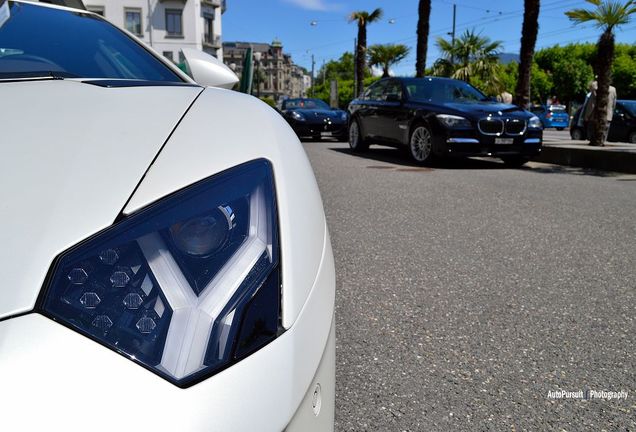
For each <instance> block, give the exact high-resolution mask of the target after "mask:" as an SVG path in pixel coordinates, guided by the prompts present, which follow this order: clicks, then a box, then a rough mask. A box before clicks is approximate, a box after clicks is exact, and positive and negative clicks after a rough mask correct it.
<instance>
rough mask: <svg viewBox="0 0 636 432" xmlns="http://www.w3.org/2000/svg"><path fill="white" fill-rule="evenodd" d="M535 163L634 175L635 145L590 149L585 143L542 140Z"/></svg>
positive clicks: (617, 144)
mask: <svg viewBox="0 0 636 432" xmlns="http://www.w3.org/2000/svg"><path fill="white" fill-rule="evenodd" d="M533 160H535V161H537V162H545V163H551V164H557V165H569V166H575V167H581V168H591V169H597V170H602V171H616V172H623V173H630V174H636V144H623V143H606V144H605V147H592V146H590V145H589V143H588V142H587V141H572V140H569V141H567V143H564V141H563V140H552V139H550V138H547V139H544V142H543V150H542V151H541V154H540V155H539V156H537V157H536V158H534V159H533Z"/></svg>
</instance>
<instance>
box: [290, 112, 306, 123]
mask: <svg viewBox="0 0 636 432" xmlns="http://www.w3.org/2000/svg"><path fill="white" fill-rule="evenodd" d="M291 116H292V118H293V119H294V120H298V121H305V116H304V115H302V114H301V113H299V112H298V111H292V112H291Z"/></svg>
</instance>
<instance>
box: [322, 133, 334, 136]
mask: <svg viewBox="0 0 636 432" xmlns="http://www.w3.org/2000/svg"><path fill="white" fill-rule="evenodd" d="M321 135H322V136H324V137H330V136H333V132H322V133H321Z"/></svg>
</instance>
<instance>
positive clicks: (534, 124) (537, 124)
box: [528, 116, 543, 129]
mask: <svg viewBox="0 0 636 432" xmlns="http://www.w3.org/2000/svg"><path fill="white" fill-rule="evenodd" d="M528 128H529V129H543V124H542V123H541V119H540V118H539V117H537V116H532V117H530V120H528Z"/></svg>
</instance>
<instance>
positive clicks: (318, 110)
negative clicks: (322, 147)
mask: <svg viewBox="0 0 636 432" xmlns="http://www.w3.org/2000/svg"><path fill="white" fill-rule="evenodd" d="M280 111H281V113H282V115H283V117H285V119H286V120H287V122H288V123H289V124H290V126H291V127H292V128H293V129H294V132H296V135H298V137H311V138H313V139H314V140H316V141H318V140H320V138H321V137H335V138H337V139H338V140H339V141H347V139H348V133H347V123H348V120H349V115H348V114H347V112H346V111H343V110H340V109H336V108H331V107H330V106H329V105H327V104H326V103H325V102H323V101H322V100H320V99H305V98H302V99H286V100H284V101H283V103H282V105H281V110H280Z"/></svg>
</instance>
